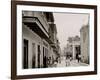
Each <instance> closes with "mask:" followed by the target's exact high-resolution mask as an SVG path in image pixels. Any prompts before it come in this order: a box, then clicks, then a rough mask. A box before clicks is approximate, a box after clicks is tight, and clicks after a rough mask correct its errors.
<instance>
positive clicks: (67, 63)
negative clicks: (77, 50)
mask: <svg viewBox="0 0 100 80" xmlns="http://www.w3.org/2000/svg"><path fill="white" fill-rule="evenodd" d="M66 66H70V58H69V57H67V58H66Z"/></svg>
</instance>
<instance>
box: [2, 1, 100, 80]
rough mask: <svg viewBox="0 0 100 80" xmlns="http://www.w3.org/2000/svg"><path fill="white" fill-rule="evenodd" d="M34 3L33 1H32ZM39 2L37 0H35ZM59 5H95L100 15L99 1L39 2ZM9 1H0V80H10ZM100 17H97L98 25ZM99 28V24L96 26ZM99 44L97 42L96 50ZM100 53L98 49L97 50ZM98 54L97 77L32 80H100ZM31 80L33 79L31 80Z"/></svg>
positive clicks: (99, 32)
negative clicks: (57, 3)
mask: <svg viewBox="0 0 100 80" xmlns="http://www.w3.org/2000/svg"><path fill="white" fill-rule="evenodd" d="M34 1H35V0H34ZM36 1H39V0H36ZM41 1H49V2H50V1H51V2H59V3H60V2H61V3H80V4H94V5H95V4H97V5H98V14H100V1H99V0H41ZM10 7H11V6H10V0H0V80H10V68H11V48H10V47H11V11H10ZM99 22H100V15H98V23H99ZM98 26H100V24H98ZM99 34H100V27H98V41H100V36H99ZM99 47H100V42H98V48H99ZM98 53H100V49H99V50H98ZM99 57H100V54H98V75H88V76H73V77H72V76H71V77H58V78H43V79H34V80H56V79H57V80H100V62H99V61H100V58H99ZM31 80H33V79H31Z"/></svg>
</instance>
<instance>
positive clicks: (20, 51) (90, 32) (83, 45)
mask: <svg viewBox="0 0 100 80" xmlns="http://www.w3.org/2000/svg"><path fill="white" fill-rule="evenodd" d="M11 15H12V17H11V24H12V25H11V76H12V79H14V80H15V79H30V78H46V77H60V76H78V75H92V74H97V6H93V5H78V4H61V3H43V2H31V1H12V12H11Z"/></svg>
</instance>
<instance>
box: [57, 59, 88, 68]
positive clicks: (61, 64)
mask: <svg viewBox="0 0 100 80" xmlns="http://www.w3.org/2000/svg"><path fill="white" fill-rule="evenodd" d="M69 66H73V67H76V66H88V64H86V63H82V62H78V61H77V60H71V61H69V62H66V59H64V58H63V59H61V62H58V63H56V64H55V67H69Z"/></svg>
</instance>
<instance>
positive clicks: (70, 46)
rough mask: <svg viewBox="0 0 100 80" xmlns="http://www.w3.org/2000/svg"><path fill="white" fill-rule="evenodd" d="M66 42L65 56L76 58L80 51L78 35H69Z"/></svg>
mask: <svg viewBox="0 0 100 80" xmlns="http://www.w3.org/2000/svg"><path fill="white" fill-rule="evenodd" d="M67 41H68V43H67V47H66V56H67V57H68V56H70V57H72V58H73V59H77V56H78V55H79V54H81V52H80V37H79V36H75V37H69V38H68V40H67Z"/></svg>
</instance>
